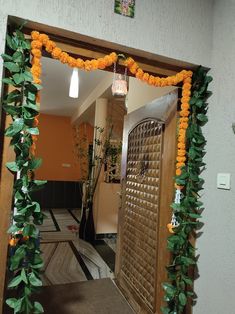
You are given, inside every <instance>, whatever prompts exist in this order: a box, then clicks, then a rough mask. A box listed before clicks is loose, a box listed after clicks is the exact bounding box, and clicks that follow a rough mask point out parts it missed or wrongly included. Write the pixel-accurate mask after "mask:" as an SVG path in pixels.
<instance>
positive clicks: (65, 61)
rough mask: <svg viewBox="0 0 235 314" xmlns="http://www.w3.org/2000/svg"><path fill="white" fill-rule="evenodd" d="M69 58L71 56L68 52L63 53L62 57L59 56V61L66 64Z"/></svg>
mask: <svg viewBox="0 0 235 314" xmlns="http://www.w3.org/2000/svg"><path fill="white" fill-rule="evenodd" d="M68 57H69V55H68V54H67V52H64V51H63V52H61V54H60V56H59V60H60V62H61V63H63V64H65V63H67V62H68Z"/></svg>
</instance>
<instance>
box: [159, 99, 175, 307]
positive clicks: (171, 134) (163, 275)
mask: <svg viewBox="0 0 235 314" xmlns="http://www.w3.org/2000/svg"><path fill="white" fill-rule="evenodd" d="M174 108H175V110H174V111H172V112H171V116H170V117H169V118H168V120H167V121H166V123H165V130H164V138H163V154H162V168H161V173H162V178H161V190H160V210H159V225H158V264H157V269H158V276H157V282H156V285H157V289H156V301H157V305H156V309H157V310H156V313H161V310H160V309H161V306H163V305H164V301H163V300H164V291H163V288H162V283H163V282H166V281H168V278H167V271H166V265H169V263H170V256H171V255H170V252H169V251H168V250H167V249H166V248H167V238H168V236H169V232H168V229H167V227H166V226H167V224H168V223H169V221H170V220H171V214H172V210H171V207H170V205H171V203H172V199H173V192H174V182H173V179H172V178H173V177H174V173H175V156H176V138H177V137H176V129H177V119H176V118H177V111H176V109H177V105H176V104H175V106H174Z"/></svg>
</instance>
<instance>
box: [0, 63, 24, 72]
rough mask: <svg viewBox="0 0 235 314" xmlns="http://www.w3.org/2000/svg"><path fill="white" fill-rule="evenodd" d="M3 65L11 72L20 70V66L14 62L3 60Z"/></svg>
mask: <svg viewBox="0 0 235 314" xmlns="http://www.w3.org/2000/svg"><path fill="white" fill-rule="evenodd" d="M3 66H4V67H5V68H7V69H8V70H9V71H10V72H11V73H16V72H19V71H20V67H19V66H18V64H16V63H14V62H4V63H3Z"/></svg>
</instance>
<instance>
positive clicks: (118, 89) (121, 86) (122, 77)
mask: <svg viewBox="0 0 235 314" xmlns="http://www.w3.org/2000/svg"><path fill="white" fill-rule="evenodd" d="M112 94H113V96H126V95H127V68H125V73H124V74H119V73H116V63H114V69H113V84H112Z"/></svg>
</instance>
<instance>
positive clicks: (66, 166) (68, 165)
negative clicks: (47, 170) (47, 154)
mask: <svg viewBox="0 0 235 314" xmlns="http://www.w3.org/2000/svg"><path fill="white" fill-rule="evenodd" d="M62 167H64V168H70V167H71V164H62Z"/></svg>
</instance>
